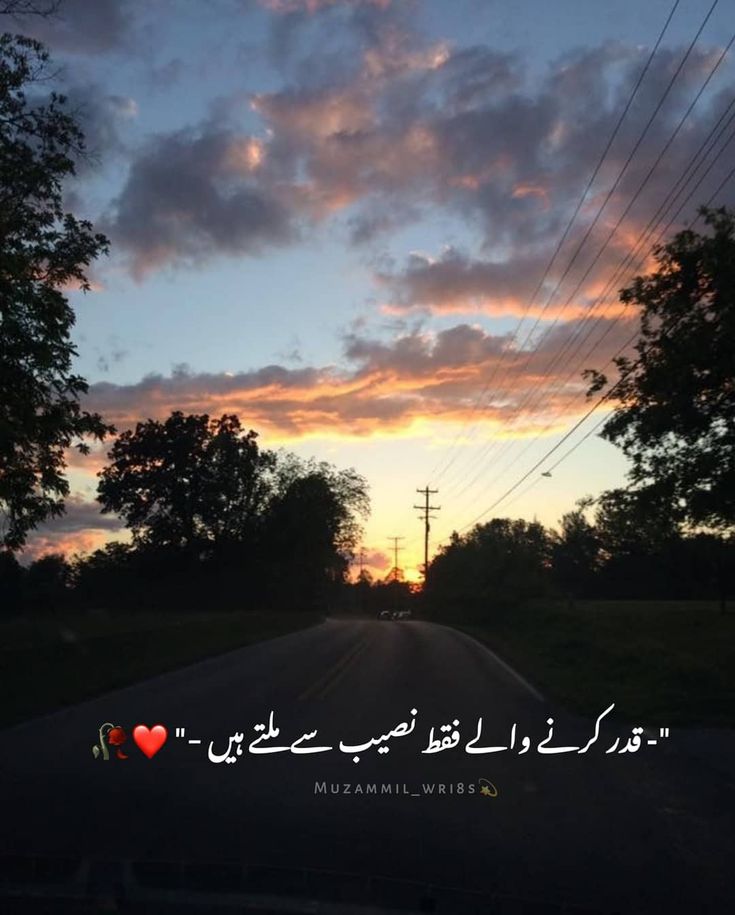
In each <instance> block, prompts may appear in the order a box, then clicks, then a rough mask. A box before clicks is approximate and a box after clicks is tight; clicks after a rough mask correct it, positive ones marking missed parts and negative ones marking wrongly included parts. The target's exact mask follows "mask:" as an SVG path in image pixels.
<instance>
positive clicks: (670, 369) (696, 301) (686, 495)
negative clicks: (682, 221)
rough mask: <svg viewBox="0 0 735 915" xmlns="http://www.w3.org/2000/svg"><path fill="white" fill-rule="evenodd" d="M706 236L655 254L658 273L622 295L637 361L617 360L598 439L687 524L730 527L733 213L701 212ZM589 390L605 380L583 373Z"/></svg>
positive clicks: (734, 487) (734, 402)
mask: <svg viewBox="0 0 735 915" xmlns="http://www.w3.org/2000/svg"><path fill="white" fill-rule="evenodd" d="M701 212H702V214H703V215H704V219H705V223H706V224H707V226H708V227H709V229H710V230H711V231H710V232H709V233H708V234H698V233H696V232H694V231H692V230H686V231H684V232H680V233H679V234H678V235H676V237H675V238H674V239H673V241H671V242H670V243H669V244H667V245H665V246H663V247H657V248H655V249H654V255H655V257H656V261H657V269H656V270H655V271H654V272H653V273H651V274H649V275H648V276H644V277H638V278H637V279H636V280H635V281H634V282H633V284H632V285H631V286H630V287H629V288H627V289H625V290H623V291H622V293H621V299H622V301H623V302H625V303H626V304H631V305H635V306H637V307H638V308H639V309H640V312H641V333H640V338H639V340H638V343H637V344H636V350H637V357H636V359H635V360H633V359H631V358H629V357H625V356H621V357H619V358H618V359H616V360H615V361H616V364H617V368H618V370H619V378H618V381H617V386H616V388H615V397H616V399H617V401H618V406H617V407H616V409H615V411H614V413H613V414H612V416H611V417H610V419H608V421H607V422H606V424H605V426H604V427H603V431H602V435H603V436H604V437H605V438H607V439H608V440H609V441H611V442H614V443H615V444H617V445H619V446H620V447H622V449H623V451H624V452H625V454H626V455H627V456H628V457H629V458H630V459H631V461H632V464H633V466H632V470H631V472H630V475H629V476H630V480H631V483H632V486H633V487H634V488H635V489H637V490H641V491H643V490H648V491H649V493H650V498H651V500H652V501H654V502H657V503H658V504H663V503H664V502H668V503H669V504H670V505H671V507H672V510H673V511H675V512H676V514H677V516H678V517H679V518H680V519H681V520H682V521H683V522H685V523H687V524H688V525H690V526H691V525H703V526H707V527H708V528H710V529H717V528H719V529H722V530H727V529H732V528H733V527H735V434H733V430H734V429H735V346H733V340H735V213H733V212H731V211H728V210H726V209H725V208H722V209H719V210H707V209H703V210H702V211H701ZM588 375H590V376H591V377H592V378H593V380H594V384H593V387H592V389H591V393H592V392H597V391H599V390H600V389H602V388H603V387H604V386H605V385H606V383H607V379H606V378H605V376H604V375H601V374H599V373H596V372H590V373H588Z"/></svg>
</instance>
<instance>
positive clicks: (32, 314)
mask: <svg viewBox="0 0 735 915" xmlns="http://www.w3.org/2000/svg"><path fill="white" fill-rule="evenodd" d="M11 6H12V4H11ZM17 11H18V10H16V12H17ZM47 64H48V54H47V52H46V50H45V49H44V48H43V46H42V45H41V44H39V43H38V42H36V41H33V40H31V39H29V38H23V37H20V36H12V35H9V34H4V35H2V36H0V543H1V544H2V545H3V546H5V547H8V548H12V549H15V548H18V547H20V546H22V545H23V543H24V541H25V538H26V534H27V532H28V531H29V530H30V529H32V528H33V527H35V526H36V524H38V523H39V522H40V521H42V520H44V519H45V518H47V517H49V516H50V515H57V514H60V513H61V512H62V511H63V499H64V496H66V495H67V494H68V491H69V487H68V484H67V481H66V479H65V476H64V469H65V452H66V449H67V448H69V447H71V446H76V447H78V448H80V449H81V450H82V451H84V450H86V449H87V446H86V445H85V443H84V438H85V437H86V436H93V437H96V438H103V437H104V435H105V434H106V432H107V431H109V428H110V427H108V426H106V425H105V424H104V423H103V421H102V419H101V418H100V416H98V415H97V414H94V413H89V412H86V411H84V410H82V409H81V406H80V402H79V399H80V396H81V395H82V394H84V393H86V391H87V384H86V382H85V381H84V379H83V378H81V377H80V376H79V375H76V374H74V373H73V372H72V360H73V357H74V356H75V355H76V351H75V349H74V345H73V343H72V341H71V336H70V334H71V329H72V326H73V324H74V313H73V311H72V309H71V307H70V306H69V303H68V301H67V299H66V297H65V295H64V290H65V289H67V288H69V287H70V286H74V285H76V286H78V287H81V288H82V289H85V290H86V289H88V288H89V283H88V280H87V276H86V268H87V267H88V266H89V264H90V263H91V262H92V261H93V260H94V259H95V258H96V257H98V256H99V255H100V254H102V253H103V252H106V250H107V239H106V238H105V237H104V236H102V235H99V234H95V233H94V231H93V228H92V226H91V224H90V223H89V222H87V221H86V220H79V219H77V218H75V217H74V216H73V215H72V214H71V213H68V212H66V211H65V209H64V206H63V195H62V185H63V182H64V180H65V179H67V178H69V177H70V176H73V175H74V173H75V160H77V159H78V157H79V156H80V155H83V154H84V138H83V136H82V133H81V131H80V129H79V127H78V125H77V123H76V121H75V120H74V118H73V117H72V116H71V115H70V114H69V113H67V112H66V110H65V99H64V97H63V96H61V95H58V94H56V93H54V92H52V93H51V94H50V95H49V96H48V98H47V99H46V100H45V101H40V86H41V81H42V80H43V79H44V78H45V73H46V68H47ZM29 92H31V93H37V94H38V97H37V98H36V97H35V96H34V97H31V96H30V95H29Z"/></svg>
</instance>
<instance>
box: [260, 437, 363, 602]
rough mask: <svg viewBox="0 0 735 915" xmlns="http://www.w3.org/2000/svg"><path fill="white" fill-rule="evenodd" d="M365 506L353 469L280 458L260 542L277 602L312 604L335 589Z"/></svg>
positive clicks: (351, 552) (356, 537)
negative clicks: (276, 595)
mask: <svg viewBox="0 0 735 915" xmlns="http://www.w3.org/2000/svg"><path fill="white" fill-rule="evenodd" d="M369 510H370V502H369V497H368V487H367V482H366V481H365V479H364V478H363V477H361V476H360V474H358V473H357V472H356V471H355V470H352V469H349V470H338V469H337V468H335V467H333V466H331V465H330V464H327V463H325V462H316V461H301V460H299V459H298V458H297V457H296V456H294V455H283V456H281V458H280V461H279V466H278V469H277V473H276V491H275V494H274V497H273V499H272V501H271V504H270V506H269V508H268V513H267V516H266V518H265V522H264V532H263V545H262V549H263V556H264V559H265V562H266V563H267V564H268V565H269V566H270V569H271V578H272V581H273V583H274V584H275V585H276V591H277V592H278V600H279V602H281V603H289V604H290V603H292V602H293V601H295V600H296V601H298V602H299V603H300V604H302V605H305V606H314V605H318V604H320V603H323V602H324V601H328V600H329V598H330V596H333V595H334V594H335V593H336V588H337V586H338V585H339V584H341V583H343V582H344V581H345V578H346V575H347V572H348V570H349V566H350V562H351V560H352V559H353V558H354V550H355V547H356V545H357V543H358V542H359V539H360V536H361V533H362V531H361V527H360V518H361V517H366V516H367V515H368V513H369ZM284 571H286V574H285V575H284Z"/></svg>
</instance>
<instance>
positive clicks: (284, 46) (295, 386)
mask: <svg viewBox="0 0 735 915" xmlns="http://www.w3.org/2000/svg"><path fill="white" fill-rule="evenodd" d="M6 27H7V26H6ZM16 27H17V30H18V31H22V32H24V33H26V34H33V35H34V36H35V37H38V38H40V39H41V40H42V41H44V42H45V43H47V44H48V46H49V47H50V49H51V51H52V55H53V60H54V65H55V72H56V82H57V84H58V85H57V88H59V89H61V90H63V91H64V92H65V93H66V94H67V96H68V98H69V104H70V105H71V106H72V107H73V109H74V110H75V112H77V114H78V117H79V118H80V120H81V123H82V125H83V127H84V130H85V133H86V136H87V144H88V147H89V149H90V152H91V154H92V155H91V156H90V157H89V160H88V161H85V162H83V163H81V164H80V167H79V169H78V175H77V176H76V178H75V179H74V180H73V181H72V182H70V183H69V184H68V186H67V187H66V204H67V206H68V207H69V208H70V209H71V210H72V211H73V212H75V214H77V215H79V216H84V217H86V218H89V219H91V220H92V221H93V222H94V223H95V226H96V227H97V228H98V229H99V230H101V231H104V232H105V234H106V235H107V236H108V237H109V238H110V241H111V253H110V255H109V257H105V258H104V259H102V260H100V261H98V262H96V263H95V264H94V266H93V268H92V271H91V280H92V290H91V291H90V292H88V293H81V292H78V291H75V290H74V291H71V292H70V293H69V295H70V300H71V301H72V303H73V305H74V308H75V311H76V315H77V322H76V326H75V329H74V341H75V344H76V347H77V350H78V357H77V360H76V366H75V368H76V369H77V370H78V371H79V372H80V373H81V374H82V375H83V376H84V377H86V378H87V380H88V381H89V384H90V390H89V394H88V396H87V397H86V398H85V403H84V406H85V408H87V409H94V410H98V411H100V412H101V413H102V414H103V416H104V417H105V418H106V419H107V420H109V421H112V422H113V423H115V425H116V426H117V427H118V429H124V428H128V427H130V426H132V425H134V424H135V423H136V422H137V421H140V420H144V419H147V418H149V417H155V418H159V419H164V418H165V417H166V416H167V415H168V414H169V413H170V412H171V411H172V410H183V411H185V412H197V413H200V412H206V413H209V414H210V415H213V416H219V415H221V414H223V413H225V412H227V413H232V412H234V413H237V414H238V415H239V417H240V419H241V421H242V423H243V425H244V426H246V427H247V428H252V429H255V430H256V431H257V432H258V433H259V436H260V438H259V442H260V444H261V447H264V448H285V449H288V450H291V451H295V452H296V453H298V454H300V455H302V456H303V457H311V456H313V457H316V458H318V459H320V460H326V461H329V462H331V463H333V464H335V465H336V466H337V467H340V468H343V467H354V468H355V469H356V470H357V471H358V472H360V473H362V474H363V475H364V476H365V478H366V479H367V481H368V483H369V486H370V493H371V499H372V514H371V517H370V518H369V519H368V521H367V523H366V525H365V537H364V543H363V545H364V548H365V561H366V563H367V566H368V568H369V569H370V570H371V571H372V572H373V573H374V574H375V575H376V576H378V577H382V576H385V575H386V574H387V573H388V572H389V570H390V568H391V567H392V565H393V557H392V553H391V542H390V540H389V538H391V537H394V536H397V537H402V538H404V539H402V540H401V541H399V543H400V545H401V547H402V549H401V552H400V554H399V565H400V566H401V567H402V568H403V569H404V570H405V574H406V576H407V577H408V578H410V579H414V580H415V579H417V578H418V577H419V567H420V565H421V563H422V561H423V525H422V522H421V521H420V520H419V518H418V514H419V513H418V512H417V511H416V510H415V508H414V505H415V504H418V503H419V502H420V501H421V498H422V497H421V496H420V494H419V493H417V492H416V490H417V489H421V488H423V487H425V486H427V485H428V486H430V487H431V488H432V489H435V490H438V492H437V493H436V495H433V496H432V504H433V505H437V506H440V510H438V511H437V512H436V515H437V517H436V519H435V520H433V521H432V530H431V551H432V552H433V551H434V550H436V549H437V548H438V547H440V545H441V544H442V542H446V539H447V538H448V537H449V535H450V534H451V532H452V531H453V530H456V531H460V532H462V531H464V530H467V529H469V528H470V527H471V525H472V524H473V523H475V522H476V521H486V520H489V519H490V518H491V517H493V516H498V517H518V518H525V519H527V520H533V519H536V520H538V521H540V522H542V523H543V524H546V525H549V526H555V525H557V524H558V521H559V519H560V518H561V516H562V514H563V513H564V512H566V511H569V510H570V509H572V508H573V507H574V504H575V502H576V500H578V499H580V498H581V497H583V496H586V495H597V494H599V493H600V492H601V491H602V490H604V489H607V488H611V487H614V486H619V485H623V484H624V480H625V472H626V462H625V459H624V457H623V456H622V454H621V453H620V451H619V450H618V449H617V448H615V447H614V446H612V445H611V444H609V443H607V442H605V441H604V440H602V439H600V438H599V436H598V435H597V434H596V433H597V432H598V431H599V423H600V421H601V420H602V418H603V417H604V412H603V409H600V410H598V411H596V412H593V413H591V415H590V416H588V417H587V418H586V419H585V416H586V414H587V413H588V412H589V411H590V409H591V407H592V406H593V405H594V403H595V399H594V398H593V399H591V400H590V399H589V398H588V397H587V396H586V389H587V386H588V385H587V384H586V382H585V381H584V379H583V378H582V375H581V372H582V371H583V370H584V369H587V368H594V369H598V370H602V371H607V372H608V373H609V372H610V370H611V359H612V357H613V356H614V355H615V354H616V353H619V352H621V351H622V352H625V351H626V348H628V347H629V346H630V341H631V340H632V339H633V338H634V334H635V329H636V327H637V314H636V311H635V308H634V307H633V306H623V305H622V304H621V303H620V301H619V298H618V295H617V293H618V290H619V289H621V288H623V287H624V286H626V285H628V284H629V283H630V281H631V279H632V277H633V276H635V275H636V274H637V273H642V272H645V271H646V270H650V269H652V268H653V267H654V266H655V261H654V259H653V257H652V255H651V247H652V245H653V243H654V242H658V241H662V240H665V239H666V238H667V237H669V236H671V235H672V234H673V233H675V232H676V231H678V230H680V229H682V228H683V227H685V226H686V225H687V224H689V223H690V221H691V220H693V219H694V218H695V217H696V209H697V206H698V205H699V204H702V203H704V202H706V201H710V200H711V202H712V204H713V205H724V204H732V203H733V202H734V201H735V189H734V187H733V185H735V182H728V181H726V180H725V179H726V178H727V175H728V171H729V169H730V168H731V167H732V160H733V149H734V148H735V143H731V142H730V140H731V139H732V136H733V135H732V129H731V124H730V123H729V121H728V117H729V115H730V113H731V112H730V109H729V107H728V106H729V105H730V104H731V103H733V100H734V99H735V74H734V69H733V60H732V54H731V53H724V52H725V51H726V49H727V47H728V43H729V42H730V41H731V39H732V36H733V34H734V33H735V2H734V0H719V2H718V3H714V5H713V2H712V0H679V2H678V3H675V2H674V0H649V2H647V3H645V4H641V3H640V2H639V0H609V2H606V3H589V2H588V0H544V2H541V0H514V2H513V3H510V2H507V0H506V2H501V0H452V2H448V0H208V2H195V0H176V2H175V0H96V2H94V3H91V2H85V0H62V3H61V8H60V12H59V15H58V16H57V17H56V18H54V19H51V20H43V21H40V20H33V19H28V20H21V21H19V22H18V23H16ZM654 50H655V53H652V52H654ZM700 226H701V224H700ZM580 421H581V422H580ZM577 424H579V425H577ZM570 430H573V431H572V432H571V434H569V433H570ZM567 436H568V437H567ZM107 447H109V445H108V446H107ZM107 447H103V448H102V450H96V451H93V453H92V454H91V455H90V456H88V457H82V456H79V455H76V454H71V455H70V469H69V478H70V481H71V483H72V496H71V499H70V500H69V504H68V510H67V513H66V515H65V516H64V517H63V518H60V519H55V520H54V521H53V522H51V523H49V524H47V525H45V526H44V527H42V528H39V530H38V531H37V532H36V533H35V534H34V535H33V537H32V538H31V540H30V541H29V545H28V548H27V550H26V554H25V555H26V557H27V558H33V557H35V556H38V555H42V554H43V553H44V552H49V551H53V550H63V551H66V552H68V553H73V552H78V551H85V550H90V549H94V548H96V547H98V546H100V545H101V544H103V543H104V542H105V541H106V540H109V539H117V538H120V537H124V536H125V532H124V531H123V530H122V527H121V523H120V522H119V520H118V519H117V518H115V517H112V516H109V515H105V516H102V515H100V513H99V509H98V506H97V505H96V503H95V502H94V493H95V489H96V476H95V474H96V473H97V471H98V470H99V469H100V467H101V466H102V465H103V464H104V457H105V452H106V450H107ZM552 449H555V450H552ZM549 452H551V453H549ZM567 453H568V456H566V455H567ZM547 454H548V457H545V456H546V455H547ZM557 462H558V464H559V466H558V467H556V466H555V465H556V463H557ZM549 470H551V475H550V476H542V473H544V472H545V471H549Z"/></svg>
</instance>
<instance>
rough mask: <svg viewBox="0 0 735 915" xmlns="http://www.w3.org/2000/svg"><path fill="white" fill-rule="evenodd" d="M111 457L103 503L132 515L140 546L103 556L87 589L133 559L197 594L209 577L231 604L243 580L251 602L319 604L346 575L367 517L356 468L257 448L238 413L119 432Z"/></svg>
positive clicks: (178, 418)
mask: <svg viewBox="0 0 735 915" xmlns="http://www.w3.org/2000/svg"><path fill="white" fill-rule="evenodd" d="M109 458H110V463H109V464H108V466H107V467H105V468H104V469H103V470H102V471H101V473H100V475H99V477H100V479H99V486H98V499H99V501H100V502H101V503H102V506H103V511H106V512H110V511H114V512H116V513H117V514H119V515H121V516H122V518H123V519H124V520H125V523H126V525H127V526H128V527H129V528H130V530H131V531H132V534H133V546H134V548H135V552H134V554H133V555H131V554H130V553H129V552H127V551H126V553H125V555H115V556H112V555H111V554H110V553H109V551H106V552H105V553H98V554H95V556H94V557H93V559H94V563H93V565H94V566H95V568H93V569H92V568H90V569H89V570H87V571H86V572H85V574H84V575H83V576H82V578H81V579H80V581H84V582H86V583H87V587H92V586H93V585H94V583H95V582H101V581H103V580H108V581H109V580H112V579H113V578H114V575H115V571H114V567H115V566H117V567H118V568H120V567H121V566H122V565H124V564H125V565H126V566H127V568H128V570H130V569H132V568H133V566H135V568H136V574H138V575H139V576H141V577H143V578H149V579H150V578H160V577H161V576H164V577H166V578H168V580H169V581H170V582H179V583H180V582H181V581H182V580H183V579H186V580H187V581H188V582H189V590H190V595H191V596H193V594H194V592H195V591H196V587H197V586H196V585H195V584H194V583H192V582H193V579H192V575H196V574H198V572H201V573H202V576H204V577H206V578H207V585H206V587H207V592H208V594H209V595H210V596H212V594H213V593H214V591H215V590H216V591H217V593H218V594H221V596H222V598H223V600H226V601H228V602H231V598H232V595H233V594H235V595H237V594H238V593H239V591H238V587H237V584H236V581H235V579H234V577H233V576H235V575H237V576H238V578H239V580H240V581H242V582H245V581H247V598H248V600H249V601H250V602H254V603H257V604H259V605H261V606H264V605H269V604H270V605H278V606H289V607H293V606H301V607H312V606H316V605H320V606H322V607H323V606H325V605H326V604H327V603H328V602H329V600H330V596H333V595H334V593H335V589H336V588H337V587H338V586H339V585H340V584H341V583H342V582H343V581H344V580H345V578H346V575H347V572H348V569H349V563H350V560H351V558H352V556H353V551H354V548H355V545H356V543H357V540H358V538H359V536H360V533H361V527H360V522H361V519H362V518H364V517H365V516H366V515H367V514H368V512H369V499H368V490H367V484H366V482H365V480H364V479H363V478H362V477H361V476H360V475H359V474H357V473H356V472H355V471H354V470H351V469H350V470H338V469H337V468H335V467H333V466H332V465H330V464H327V463H324V462H316V461H304V460H301V459H300V458H298V457H296V456H295V455H292V454H289V453H281V452H279V453H274V452H272V451H261V450H260V449H259V447H258V444H257V433H256V432H254V431H253V430H250V431H248V432H245V431H244V429H243V428H242V426H241V424H240V421H239V420H238V418H237V417H236V416H234V415H225V416H222V417H221V418H220V419H211V418H210V417H209V416H207V415H206V414H202V415H190V416H187V415H184V414H183V413H181V412H175V413H172V414H171V416H169V418H168V419H166V420H165V421H163V422H159V421H157V420H148V421H147V422H144V423H138V424H137V426H136V427H135V429H131V430H128V431H126V432H123V433H122V434H121V435H120V437H119V438H118V439H117V441H116V442H115V443H114V445H113V446H112V449H111V451H110V453H109ZM131 562H132V564H133V565H131V564H130V563H131ZM197 570H198V572H197ZM202 580H204V579H202ZM90 583H91V584H90ZM228 591H229V594H228Z"/></svg>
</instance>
